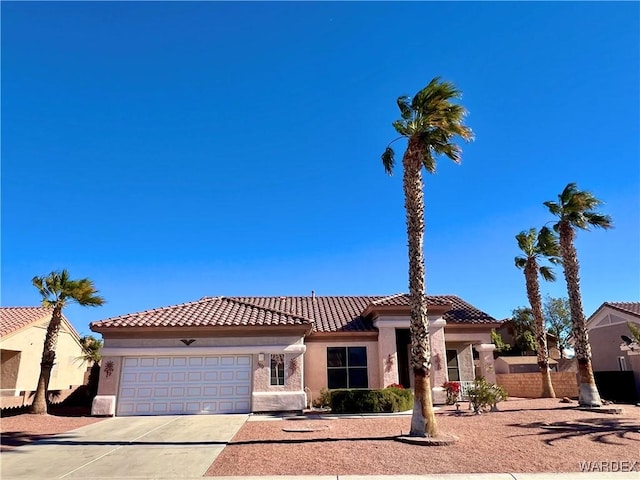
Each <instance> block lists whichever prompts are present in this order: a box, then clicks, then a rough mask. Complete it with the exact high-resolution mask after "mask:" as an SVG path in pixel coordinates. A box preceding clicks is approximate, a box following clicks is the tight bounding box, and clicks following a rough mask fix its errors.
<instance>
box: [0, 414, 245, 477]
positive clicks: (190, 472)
mask: <svg viewBox="0 0 640 480" xmlns="http://www.w3.org/2000/svg"><path fill="white" fill-rule="evenodd" d="M247 418H248V416H247V415H190V416H167V417H164V416H163V417H116V418H110V419H107V420H104V421H102V422H98V423H95V424H92V425H87V426H86V427H82V428H78V429H77V430H72V431H70V432H66V433H61V434H58V435H55V436H53V437H51V438H47V439H45V440H40V441H38V442H35V443H32V444H30V445H25V446H23V447H18V448H16V449H13V450H10V451H8V452H3V453H2V459H1V460H0V462H1V466H0V472H1V473H2V475H1V477H2V479H3V480H7V479H14V478H15V479H26V478H29V479H41V478H83V479H90V478H95V479H99V478H112V479H113V478H133V477H137V478H187V477H201V476H202V475H203V474H204V473H205V472H206V470H207V468H209V466H210V465H211V463H213V461H214V460H215V458H216V457H217V456H218V455H219V454H220V452H221V451H222V449H223V448H224V447H225V445H226V444H227V443H228V442H229V441H230V440H231V439H232V438H233V436H234V435H235V434H236V432H237V431H238V430H239V429H240V427H241V426H242V425H243V424H244V422H246V421H247Z"/></svg>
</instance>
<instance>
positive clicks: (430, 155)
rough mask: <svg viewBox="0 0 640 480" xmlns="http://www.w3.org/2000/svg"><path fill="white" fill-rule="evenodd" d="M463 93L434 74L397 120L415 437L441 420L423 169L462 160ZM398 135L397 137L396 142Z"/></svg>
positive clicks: (388, 153) (389, 154) (403, 102)
mask: <svg viewBox="0 0 640 480" xmlns="http://www.w3.org/2000/svg"><path fill="white" fill-rule="evenodd" d="M460 96H461V92H460V91H459V90H458V89H457V88H456V87H455V85H454V84H453V83H450V82H445V81H440V79H439V78H438V77H436V78H434V79H433V80H431V82H429V84H428V85H427V86H426V87H424V88H423V89H422V90H420V91H419V92H418V93H417V94H416V95H415V96H414V97H413V98H412V99H410V98H409V97H406V96H402V97H400V98H398V100H397V103H398V108H399V109H400V115H401V118H400V119H399V120H396V121H395V122H393V127H394V128H395V129H396V131H397V132H398V133H399V134H400V137H398V138H396V140H399V139H402V138H404V139H406V140H407V148H406V150H405V152H404V155H403V157H402V166H403V188H404V206H405V210H406V221H407V237H408V243H409V304H410V309H411V324H410V332H411V367H412V369H413V373H414V378H415V381H414V392H415V402H414V408H413V416H412V418H411V431H410V435H412V436H427V435H428V436H436V435H437V425H436V419H435V414H434V411H433V401H432V396H431V380H430V378H429V375H430V372H431V351H430V345H429V320H428V318H427V303H426V298H425V273H424V252H423V239H424V191H423V182H422V168H423V167H424V168H425V169H426V170H427V172H429V173H434V172H435V171H436V157H438V156H440V155H444V156H445V157H448V158H450V159H451V160H453V161H454V162H455V163H459V162H460V159H461V152H462V151H461V149H460V147H459V146H458V145H456V144H455V143H453V139H454V138H455V137H460V138H462V139H463V140H466V141H469V140H471V139H472V138H473V135H472V133H471V129H470V128H468V127H467V126H465V125H464V124H463V121H464V117H465V116H466V110H465V109H464V107H462V106H460V105H457V104H454V103H452V100H453V99H458V98H460ZM396 140H394V141H393V142H395V141H396ZM393 142H391V143H390V144H389V145H388V146H387V148H386V149H385V151H384V153H383V154H382V163H383V165H384V168H385V170H386V172H387V173H388V174H389V175H391V174H392V172H393V167H394V163H395V162H394V157H395V153H394V151H393V149H392V148H391V144H392V143H393Z"/></svg>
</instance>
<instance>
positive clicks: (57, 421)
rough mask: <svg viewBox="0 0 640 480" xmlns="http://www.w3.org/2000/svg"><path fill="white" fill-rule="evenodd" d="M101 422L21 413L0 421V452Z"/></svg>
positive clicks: (97, 419) (98, 419)
mask: <svg viewBox="0 0 640 480" xmlns="http://www.w3.org/2000/svg"><path fill="white" fill-rule="evenodd" d="M101 420H103V418H96V417H82V416H64V415H30V414H28V413H23V414H22V415H15V416H12V417H2V418H1V419H0V431H1V432H2V433H1V434H0V451H3V452H4V451H7V450H11V449H13V448H15V447H19V446H21V445H25V444H27V443H31V442H33V441H36V440H40V439H42V438H47V437H50V436H51V435H54V434H56V433H63V432H68V431H69V430H74V429H76V428H80V427H84V426H85V425H90V424H92V423H96V422H99V421H101Z"/></svg>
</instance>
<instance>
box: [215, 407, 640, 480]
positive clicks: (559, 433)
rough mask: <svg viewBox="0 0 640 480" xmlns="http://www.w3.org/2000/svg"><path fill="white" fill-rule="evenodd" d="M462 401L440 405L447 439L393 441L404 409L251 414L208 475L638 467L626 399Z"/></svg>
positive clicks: (639, 427) (636, 435)
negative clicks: (450, 438) (587, 403)
mask: <svg viewBox="0 0 640 480" xmlns="http://www.w3.org/2000/svg"><path fill="white" fill-rule="evenodd" d="M466 407H467V404H466V403H464V404H461V409H460V413H456V411H455V408H454V407H443V408H441V409H440V410H438V412H437V419H438V423H439V427H440V430H441V432H442V433H443V434H449V435H454V436H456V437H457V438H458V441H457V442H456V443H455V444H454V445H451V446H429V447H425V446H418V445H410V444H406V443H400V442H397V441H396V440H394V437H395V436H398V435H401V434H406V433H407V432H408V430H409V426H410V416H408V415H396V416H391V417H364V418H337V419H336V418H334V419H332V418H327V417H324V418H323V417H319V416H315V417H314V416H307V417H304V418H302V419H300V417H296V418H292V419H284V420H281V421H267V420H268V418H265V420H264V421H250V422H247V423H245V425H244V426H243V427H242V428H241V429H240V431H239V432H238V433H237V434H236V436H235V437H234V438H233V440H232V441H231V443H230V444H229V445H228V446H227V447H225V449H224V450H223V452H222V453H221V454H220V455H219V456H218V458H217V459H216V460H215V462H214V463H213V464H212V465H211V467H210V468H209V469H208V471H207V473H206V475H207V476H227V475H229V476H234V475H350V474H351V475H358V474H362V475H374V474H382V475H399V474H427V473H432V474H437V473H502V472H505V473H506V472H571V471H580V470H581V466H580V462H629V463H628V464H624V465H628V466H630V467H633V468H635V469H636V470H638V471H640V408H639V407H635V406H632V405H622V406H621V407H622V414H619V415H612V414H606V413H602V412H593V411H582V410H578V409H577V408H576V403H573V404H564V403H560V402H559V400H558V399H536V400H530V399H509V400H508V401H506V402H502V403H500V404H499V408H500V410H501V411H499V412H493V413H487V414H483V415H473V414H471V413H470V412H469V411H468V410H467V409H466ZM252 420H259V418H258V416H254V417H253V418H252ZM634 462H637V463H635V464H634ZM610 464H611V463H610Z"/></svg>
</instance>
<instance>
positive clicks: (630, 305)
mask: <svg viewBox="0 0 640 480" xmlns="http://www.w3.org/2000/svg"><path fill="white" fill-rule="evenodd" d="M604 304H605V305H608V306H610V307H613V308H616V309H618V310H622V311H623V312H627V313H630V314H631V315H635V316H636V317H640V302H604Z"/></svg>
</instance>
